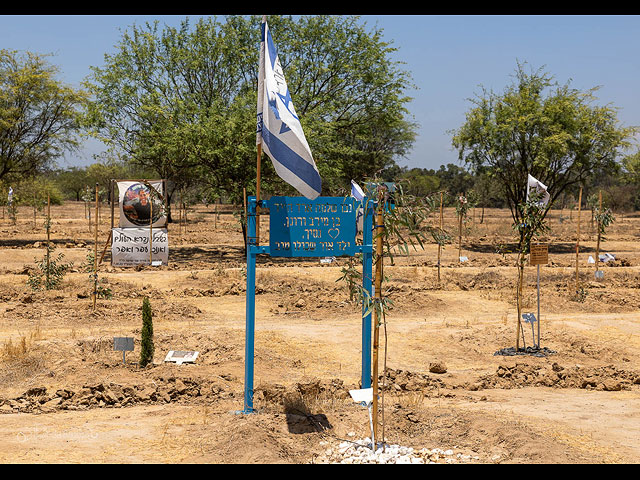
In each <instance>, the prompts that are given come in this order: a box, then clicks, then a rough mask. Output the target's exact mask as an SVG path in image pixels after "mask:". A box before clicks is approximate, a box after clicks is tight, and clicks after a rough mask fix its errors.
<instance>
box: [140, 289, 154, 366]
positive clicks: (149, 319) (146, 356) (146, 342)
mask: <svg viewBox="0 0 640 480" xmlns="http://www.w3.org/2000/svg"><path fill="white" fill-rule="evenodd" d="M141 337H142V339H141V342H140V343H141V349H140V366H141V367H146V366H147V365H148V364H149V363H151V362H152V361H153V351H154V347H153V314H152V313H151V304H150V303H149V299H148V298H147V297H144V301H143V302H142V333H141Z"/></svg>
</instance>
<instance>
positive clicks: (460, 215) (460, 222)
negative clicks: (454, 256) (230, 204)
mask: <svg viewBox="0 0 640 480" xmlns="http://www.w3.org/2000/svg"><path fill="white" fill-rule="evenodd" d="M461 197H462V194H460V195H459V196H458V202H459V203H460V206H459V208H458V262H460V257H461V256H462V202H460V198H461Z"/></svg>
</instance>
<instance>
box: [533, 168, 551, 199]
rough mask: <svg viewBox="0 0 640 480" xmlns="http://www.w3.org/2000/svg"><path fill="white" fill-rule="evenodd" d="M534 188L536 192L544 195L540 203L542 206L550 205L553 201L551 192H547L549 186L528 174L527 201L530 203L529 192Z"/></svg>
mask: <svg viewBox="0 0 640 480" xmlns="http://www.w3.org/2000/svg"><path fill="white" fill-rule="evenodd" d="M532 188H533V189H535V191H536V192H538V193H541V194H542V198H541V199H540V203H541V204H542V205H547V203H549V200H550V199H551V195H549V192H547V186H546V185H545V184H544V183H542V182H541V181H539V180H538V179H536V178H534V177H532V176H531V174H528V181H527V201H529V191H530V190H531V189H532Z"/></svg>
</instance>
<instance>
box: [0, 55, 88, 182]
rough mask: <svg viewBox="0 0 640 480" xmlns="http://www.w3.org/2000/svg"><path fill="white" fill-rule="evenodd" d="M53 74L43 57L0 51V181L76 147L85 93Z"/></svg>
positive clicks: (34, 168) (32, 170) (54, 70)
mask: <svg viewBox="0 0 640 480" xmlns="http://www.w3.org/2000/svg"><path fill="white" fill-rule="evenodd" d="M57 73H58V72H57V68H56V67H54V66H52V65H49V64H48V63H47V61H46V56H43V55H38V54H35V53H31V52H25V53H19V52H17V51H12V50H5V49H0V179H2V178H3V177H6V176H10V175H11V176H13V177H23V176H28V175H32V174H34V173H37V172H39V171H41V170H42V169H44V168H45V167H46V166H49V165H51V163H52V162H53V161H54V160H55V159H56V158H58V157H60V156H62V155H63V154H64V152H65V151H68V150H73V149H74V148H76V147H77V145H78V142H77V135H78V132H79V127H80V124H79V113H78V109H79V107H80V106H81V105H82V104H83V103H84V102H85V100H86V93H84V92H82V91H76V90H74V89H72V88H70V87H68V86H65V85H63V84H62V83H61V82H59V81H58V80H56V78H55V76H56V75H57Z"/></svg>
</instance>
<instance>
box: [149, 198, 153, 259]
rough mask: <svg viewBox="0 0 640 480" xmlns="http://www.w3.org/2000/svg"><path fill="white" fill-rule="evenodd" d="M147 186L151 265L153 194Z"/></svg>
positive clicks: (150, 257) (151, 256)
mask: <svg viewBox="0 0 640 480" xmlns="http://www.w3.org/2000/svg"><path fill="white" fill-rule="evenodd" d="M152 188H153V187H151V186H150V187H149V265H153V195H152V193H151V189H152Z"/></svg>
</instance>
